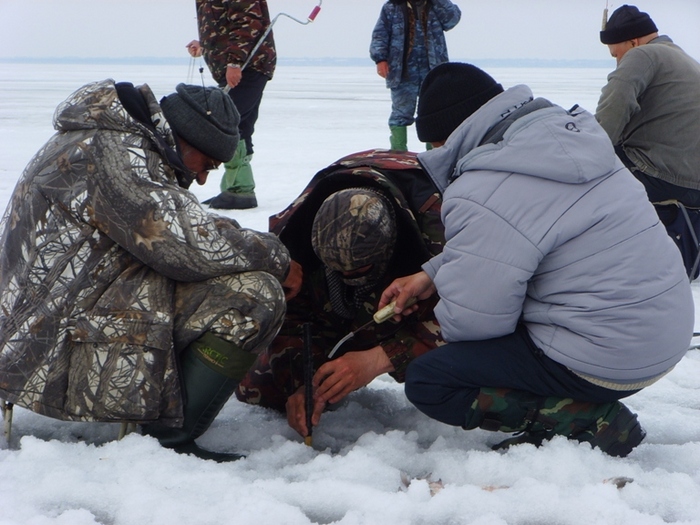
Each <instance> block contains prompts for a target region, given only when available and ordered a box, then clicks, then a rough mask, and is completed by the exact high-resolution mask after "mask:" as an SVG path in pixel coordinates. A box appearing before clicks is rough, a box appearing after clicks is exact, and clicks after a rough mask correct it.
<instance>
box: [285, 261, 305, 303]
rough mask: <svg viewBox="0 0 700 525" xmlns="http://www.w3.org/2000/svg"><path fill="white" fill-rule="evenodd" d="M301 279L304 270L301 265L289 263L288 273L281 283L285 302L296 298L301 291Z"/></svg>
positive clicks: (293, 262) (294, 262)
mask: <svg viewBox="0 0 700 525" xmlns="http://www.w3.org/2000/svg"><path fill="white" fill-rule="evenodd" d="M303 279H304V270H303V269H302V267H301V264H299V263H298V262H296V261H294V260H291V261H289V273H288V274H287V278H286V279H285V280H284V282H283V283H282V287H283V288H284V290H285V293H284V298H285V299H286V300H287V301H289V300H290V299H293V298H294V297H296V296H297V294H298V293H299V291H300V290H301V283H302V281H303Z"/></svg>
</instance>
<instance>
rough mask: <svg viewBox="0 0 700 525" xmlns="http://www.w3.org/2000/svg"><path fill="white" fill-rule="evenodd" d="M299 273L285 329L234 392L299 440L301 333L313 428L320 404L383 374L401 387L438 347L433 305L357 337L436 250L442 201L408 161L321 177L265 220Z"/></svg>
mask: <svg viewBox="0 0 700 525" xmlns="http://www.w3.org/2000/svg"><path fill="white" fill-rule="evenodd" d="M270 231H272V232H274V233H276V234H278V235H279V237H280V240H281V241H282V242H283V243H284V244H285V245H286V246H287V247H288V249H289V251H290V254H291V256H292V258H293V259H294V260H295V261H298V262H299V263H300V265H301V266H302V267H303V269H304V278H303V285H302V288H301V292H300V293H299V295H297V296H296V297H295V298H294V299H292V300H290V301H289V302H288V304H287V313H286V316H285V320H284V324H283V326H282V329H281V330H280V333H279V335H278V336H277V338H276V339H275V340H274V341H273V342H272V344H271V345H270V347H269V348H268V350H267V352H265V353H263V354H262V355H260V356H259V357H258V359H257V361H256V362H255V364H254V365H253V366H252V367H251V369H250V371H249V372H248V374H247V375H246V377H245V378H244V379H243V380H242V381H241V384H240V386H239V388H238V390H237V392H236V394H237V396H238V399H239V400H241V401H244V402H246V403H251V404H257V405H261V406H264V407H268V408H273V409H275V410H279V411H281V412H285V411H286V413H287V418H288V421H289V424H290V425H291V426H292V428H294V429H295V430H297V431H298V432H299V433H300V434H301V435H302V436H306V435H307V433H308V432H309V431H310V429H308V428H307V426H306V410H305V406H304V388H303V387H304V384H305V381H304V370H303V358H302V350H303V346H304V345H303V343H304V341H303V337H302V335H303V334H302V327H303V326H304V324H305V323H311V346H312V351H313V359H314V370H315V371H316V372H315V375H314V378H313V384H314V387H315V389H316V398H315V410H314V414H313V421H312V423H313V424H314V425H316V424H318V422H319V419H320V417H321V413H322V411H323V409H324V407H325V406H326V404H327V403H337V402H339V401H340V400H342V399H343V398H344V397H345V396H346V395H347V394H349V393H350V392H352V391H353V390H356V389H358V388H360V387H362V386H365V385H366V384H367V383H369V382H370V381H372V380H373V379H374V378H375V377H377V376H378V375H380V374H383V373H389V374H390V375H391V376H392V377H393V378H394V379H396V380H397V381H403V378H404V374H405V370H406V366H407V365H408V363H409V362H410V361H411V360H412V359H414V358H415V357H416V356H418V355H421V354H423V353H425V352H427V351H428V350H431V349H433V348H435V347H436V346H437V345H439V344H442V339H441V338H440V335H439V327H438V326H437V323H436V322H435V316H434V314H433V311H432V306H433V305H432V304H431V303H430V302H426V303H425V304H423V305H422V307H421V309H420V310H419V311H418V312H417V313H416V314H414V315H412V316H411V317H409V318H406V319H404V320H402V321H401V322H400V323H394V322H391V321H388V322H385V323H382V324H372V325H371V326H369V327H367V328H365V329H363V330H361V331H359V332H357V333H356V334H355V336H354V337H352V338H351V339H350V340H348V341H347V342H345V343H343V345H342V346H341V347H339V349H338V351H337V354H336V355H334V356H333V359H329V353H330V352H331V350H332V348H333V347H334V346H335V345H336V343H338V342H339V341H340V340H341V339H342V338H343V337H344V336H345V335H346V334H348V333H349V332H350V331H353V330H355V329H357V328H358V327H360V326H362V325H364V324H365V323H366V322H368V321H370V320H371V319H372V315H373V314H374V313H375V312H376V304H377V301H378V300H379V294H380V293H381V291H382V290H383V289H384V288H385V287H386V286H387V285H388V284H389V283H390V282H391V281H392V280H393V279H394V278H395V277H398V276H401V275H409V274H411V273H413V272H414V271H416V270H418V269H419V268H420V265H421V264H422V263H423V262H425V261H427V260H428V259H429V258H430V257H432V256H434V255H436V254H438V253H440V251H441V250H442V245H443V244H444V236H443V227H442V223H441V222H440V199H439V198H438V196H437V195H436V191H435V187H434V186H433V184H432V183H431V182H430V180H429V179H428V178H427V177H426V176H425V174H424V173H423V171H422V170H421V169H420V166H419V165H418V163H417V162H416V157H415V155H414V154H410V153H403V154H398V153H389V152H387V151H385V150H374V151H368V152H362V153H356V154H353V155H349V156H347V157H344V158H343V159H340V160H339V161H337V162H335V163H334V164H332V165H331V166H329V167H327V168H325V169H323V170H321V171H320V172H319V173H318V174H317V175H316V176H315V177H314V178H313V179H312V180H311V182H310V183H309V185H308V186H307V187H306V189H305V190H304V191H303V192H302V194H301V195H300V196H299V197H298V198H297V199H295V200H294V202H293V203H292V204H291V205H290V206H289V207H288V208H287V209H285V210H284V211H283V212H282V213H280V214H278V215H275V216H273V217H272V218H271V219H270Z"/></svg>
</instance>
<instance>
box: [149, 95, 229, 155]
mask: <svg viewBox="0 0 700 525" xmlns="http://www.w3.org/2000/svg"><path fill="white" fill-rule="evenodd" d="M175 90H176V93H172V94H171V95H168V96H167V97H163V98H162V99H161V101H160V107H161V108H162V110H163V115H165V118H166V120H167V121H168V123H169V124H170V126H171V127H172V128H173V130H174V131H175V133H176V134H177V135H178V136H179V137H181V138H182V139H184V140H185V141H187V142H188V143H189V144H191V145H192V147H194V148H195V149H197V150H199V151H201V152H202V153H204V154H205V155H207V156H208V157H211V158H212V159H215V160H219V161H221V162H228V161H229V160H231V158H232V157H233V154H234V153H235V152H236V147H237V146H238V139H239V134H238V123H239V122H240V120H241V117H240V115H239V114H238V110H237V109H236V106H234V104H233V101H232V100H231V97H229V96H228V95H227V94H226V93H224V92H223V91H222V90H221V89H219V88H214V87H208V88H205V87H202V86H190V85H187V84H178V85H177V87H176V88H175Z"/></svg>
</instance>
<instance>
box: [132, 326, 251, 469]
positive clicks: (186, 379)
mask: <svg viewBox="0 0 700 525" xmlns="http://www.w3.org/2000/svg"><path fill="white" fill-rule="evenodd" d="M255 357H256V356H255V355H254V354H250V353H248V352H244V351H243V350H241V349H240V348H238V347H237V346H236V345H234V344H233V343H230V342H228V341H225V340H223V339H221V338H219V337H217V336H215V335H213V334H211V333H209V332H205V333H204V334H203V335H202V336H201V337H200V338H199V339H197V340H196V341H194V342H193V343H192V344H191V345H190V346H189V347H187V349H185V351H184V352H183V357H182V367H181V372H180V373H181V383H182V386H183V389H184V398H185V404H184V409H183V412H184V422H183V425H182V428H172V427H166V426H164V425H161V424H159V423H150V424H148V425H143V427H142V430H143V433H144V434H147V435H150V436H153V437H155V438H156V439H158V441H159V442H160V444H161V445H163V446H164V447H167V448H172V449H173V450H175V451H176V452H179V453H183V454H194V455H195V456H197V457H199V458H202V459H211V460H214V461H217V462H224V461H235V460H237V459H241V458H242V457H244V456H241V455H239V454H228V453H222V452H211V451H208V450H204V449H202V448H200V447H199V446H198V445H197V444H196V443H195V441H194V440H195V439H197V438H198V437H199V436H201V435H202V434H204V432H205V431H206V430H207V429H208V428H209V426H210V425H211V423H212V421H214V419H215V418H216V416H217V415H218V413H219V412H220V411H221V409H222V408H223V406H224V405H225V404H226V401H228V399H229V398H230V397H231V394H233V392H234V390H235V389H236V387H237V386H238V383H239V381H240V379H241V378H242V377H243V376H244V375H245V374H246V372H247V371H248V368H250V365H252V364H253V361H255Z"/></svg>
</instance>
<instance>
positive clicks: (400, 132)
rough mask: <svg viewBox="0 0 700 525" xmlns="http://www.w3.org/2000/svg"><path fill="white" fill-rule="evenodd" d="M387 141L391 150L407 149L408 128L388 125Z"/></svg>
mask: <svg viewBox="0 0 700 525" xmlns="http://www.w3.org/2000/svg"><path fill="white" fill-rule="evenodd" d="M389 130H390V131H391V136H390V137H389V143H390V144H391V150H392V151H408V130H407V129H406V126H389Z"/></svg>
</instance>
